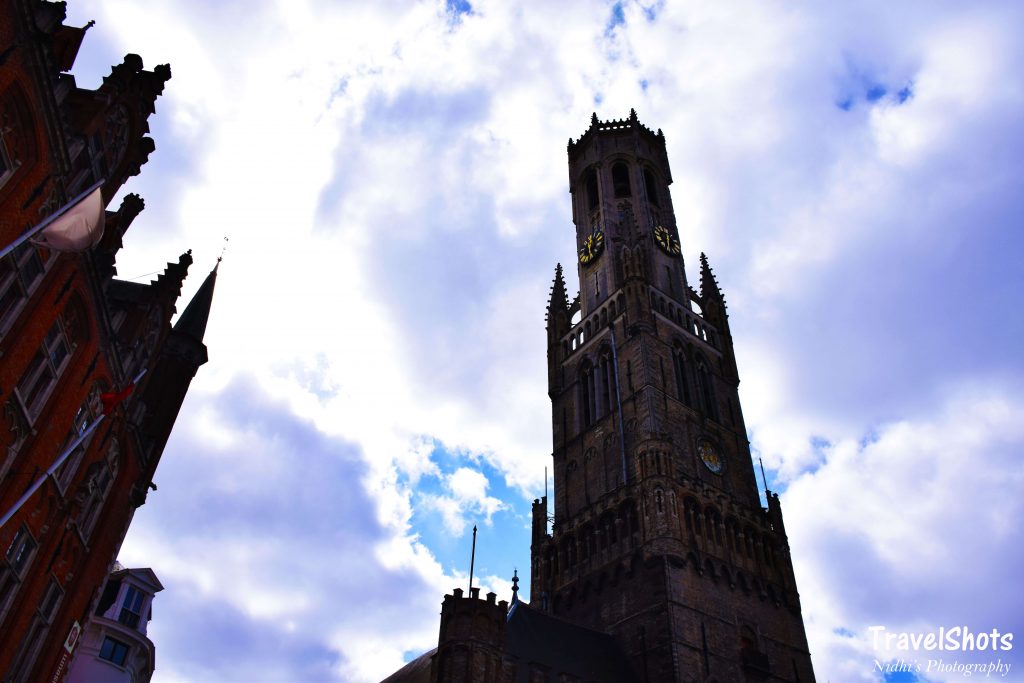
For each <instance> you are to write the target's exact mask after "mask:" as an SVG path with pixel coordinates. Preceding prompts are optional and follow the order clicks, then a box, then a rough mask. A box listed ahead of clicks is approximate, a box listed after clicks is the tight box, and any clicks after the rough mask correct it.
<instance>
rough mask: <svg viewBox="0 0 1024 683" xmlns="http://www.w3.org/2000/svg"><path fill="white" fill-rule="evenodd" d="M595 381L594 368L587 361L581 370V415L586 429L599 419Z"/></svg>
mask: <svg viewBox="0 0 1024 683" xmlns="http://www.w3.org/2000/svg"><path fill="white" fill-rule="evenodd" d="M595 381H596V378H595V377H594V366H593V365H591V364H590V361H586V362H585V363H584V364H583V367H582V368H580V415H581V417H582V418H583V426H584V427H589V426H590V424H591V423H592V422H593V421H594V418H595V417H597V410H596V408H597V406H596V405H595V399H596V393H597V392H596V387H595V386H594V384H595Z"/></svg>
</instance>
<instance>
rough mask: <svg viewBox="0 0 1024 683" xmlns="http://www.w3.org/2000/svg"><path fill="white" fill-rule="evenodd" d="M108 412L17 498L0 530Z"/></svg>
mask: <svg viewBox="0 0 1024 683" xmlns="http://www.w3.org/2000/svg"><path fill="white" fill-rule="evenodd" d="M145 374H146V368H143V369H142V371H141V372H140V373H139V374H138V375H136V376H135V379H133V380H132V383H131V384H130V385H129V386H131V387H134V386H135V385H136V384H138V382H139V380H140V379H142V376H143V375H145ZM113 409H114V406H111V407H110V410H113ZM109 412H110V411H105V412H103V413H100V416H99V417H97V418H96V419H95V420H93V421H92V423H91V424H90V425H89V426H88V427H86V428H85V431H84V432H82V433H81V434H79V436H78V438H77V439H75V440H74V441H72V442H71V445H70V446H68V447H67V448H65V449H64V452H63V453H61V454H60V456H58V457H57V459H56V460H54V462H53V464H52V465H50V469H48V470H46V472H45V473H44V474H43V476H41V477H39V478H38V479H36V481H35V482H34V483H33V484H32V486H30V487H29V488H28V490H27V491H25V493H23V494H22V496H21V498H19V499H18V500H17V502H16V503H15V504H14V505H13V506H11V509H10V510H8V511H7V512H5V513H4V516H3V518H0V528H3V526H4V524H7V522H8V521H10V519H11V517H13V516H14V515H15V514H16V513H17V512H18V510H20V509H21V506H22V505H24V504H25V502H26V501H27V500H28V499H29V498H31V497H32V494H33V493H35V492H36V491H38V490H39V487H40V486H42V485H43V482H44V481H46V479H47V477H50V476H52V475H53V473H54V472H56V471H57V470H58V469H59V468H60V466H61V465H63V464H64V461H65V460H67V459H68V456H69V455H71V454H72V453H73V452H74V450H75V449H76V448H78V447H79V446H80V445H81V443H82V442H83V441H85V440H86V439H87V438H89V435H90V434H92V433H93V432H94V431H96V428H97V427H99V425H100V422H103V420H104V419H105V418H106V417H107V414H108V413H109Z"/></svg>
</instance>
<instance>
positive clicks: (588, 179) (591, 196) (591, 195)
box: [583, 169, 601, 211]
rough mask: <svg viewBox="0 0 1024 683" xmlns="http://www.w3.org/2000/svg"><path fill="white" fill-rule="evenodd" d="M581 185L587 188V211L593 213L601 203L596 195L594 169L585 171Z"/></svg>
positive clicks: (595, 173) (595, 174)
mask: <svg viewBox="0 0 1024 683" xmlns="http://www.w3.org/2000/svg"><path fill="white" fill-rule="evenodd" d="M583 184H584V185H586V188H587V209H588V210H590V211H593V210H594V209H596V208H597V205H598V204H599V203H600V201H601V198H600V197H599V196H598V194H597V172H596V171H595V170H594V169H590V170H589V171H587V174H586V176H585V177H584V180H583Z"/></svg>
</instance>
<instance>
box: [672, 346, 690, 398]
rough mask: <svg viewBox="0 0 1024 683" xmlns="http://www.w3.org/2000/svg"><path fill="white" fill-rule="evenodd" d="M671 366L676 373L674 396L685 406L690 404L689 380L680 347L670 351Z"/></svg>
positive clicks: (683, 354)
mask: <svg viewBox="0 0 1024 683" xmlns="http://www.w3.org/2000/svg"><path fill="white" fill-rule="evenodd" d="M672 365H673V367H674V368H675V371H676V395H677V396H678V397H679V400H680V401H682V402H683V403H685V404H686V405H691V404H690V380H689V378H688V377H687V375H686V355H685V352H684V351H683V349H682V347H680V346H676V347H675V348H673V349H672Z"/></svg>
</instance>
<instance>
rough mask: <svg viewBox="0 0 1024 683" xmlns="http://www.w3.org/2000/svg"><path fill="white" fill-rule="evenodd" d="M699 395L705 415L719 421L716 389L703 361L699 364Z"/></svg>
mask: <svg viewBox="0 0 1024 683" xmlns="http://www.w3.org/2000/svg"><path fill="white" fill-rule="evenodd" d="M697 394H698V398H699V400H700V402H701V408H702V409H703V411H704V414H705V415H707V416H708V417H710V418H711V419H713V420H717V419H718V413H717V411H716V410H715V394H714V388H713V387H712V385H711V373H709V372H708V366H707V364H705V363H704V361H703V360H701V361H699V362H698V363H697Z"/></svg>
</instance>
